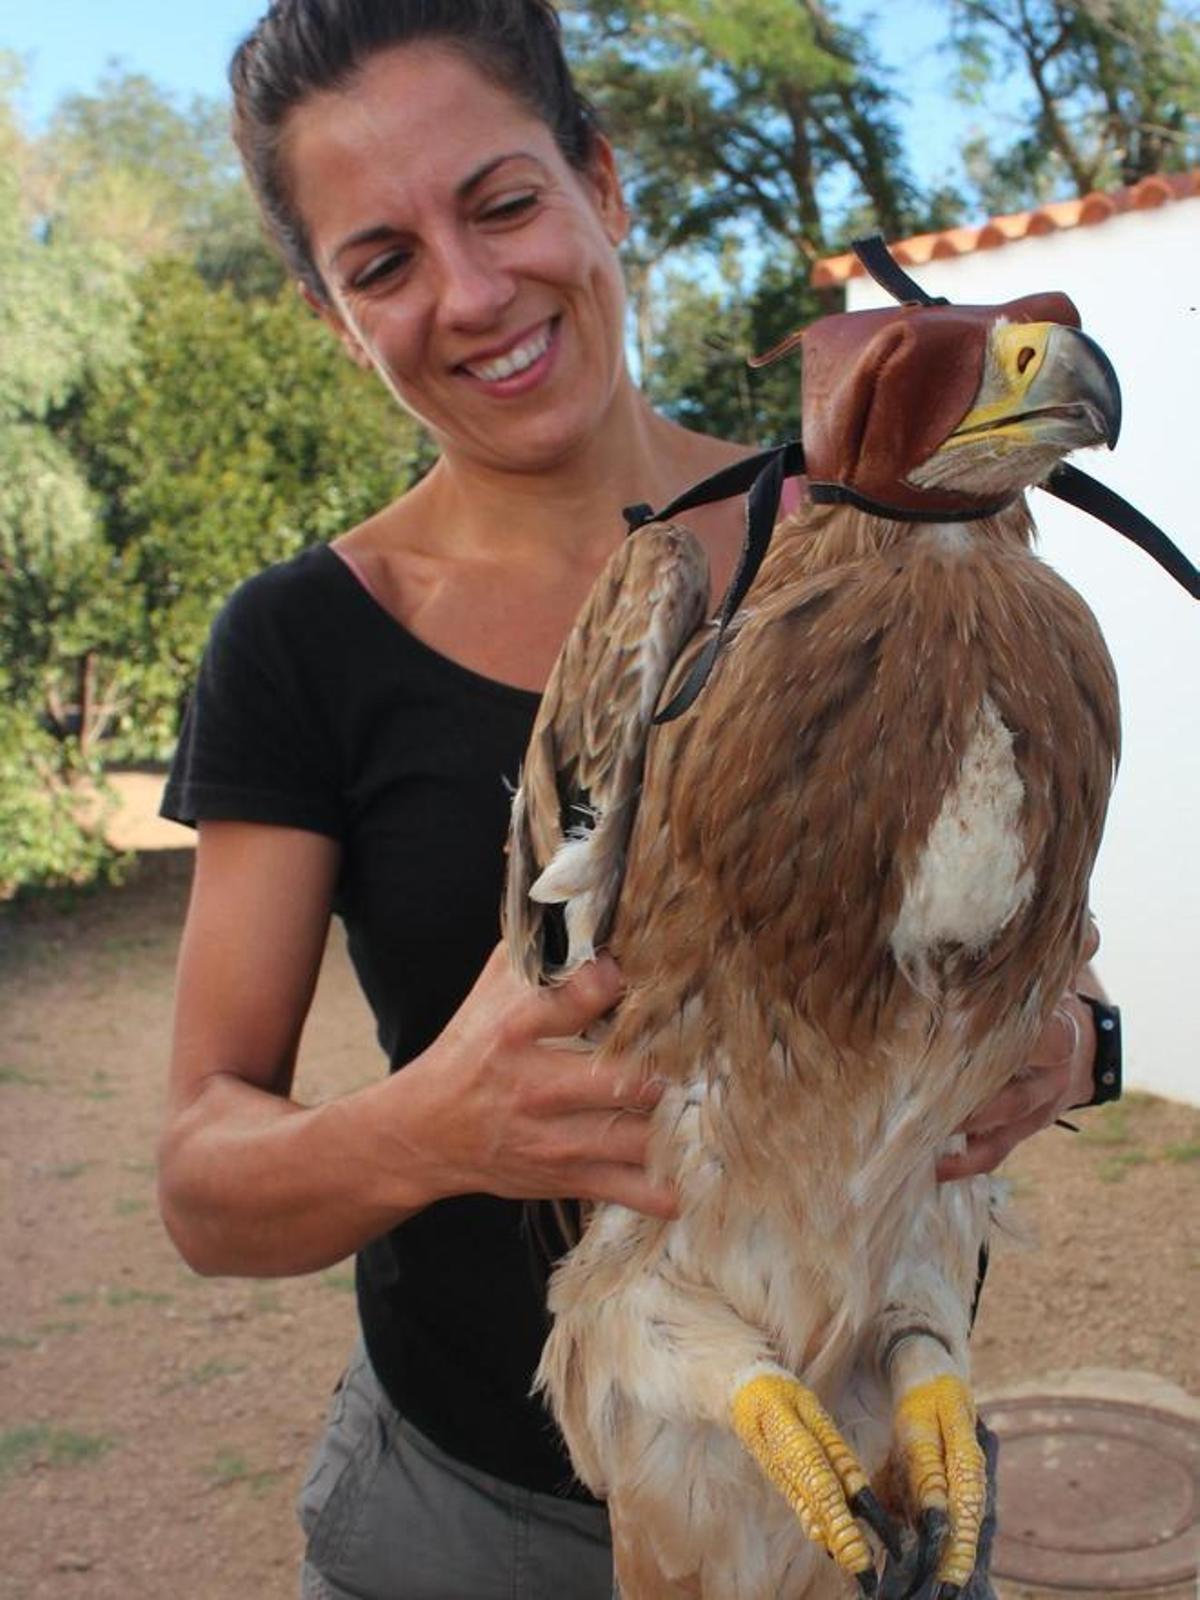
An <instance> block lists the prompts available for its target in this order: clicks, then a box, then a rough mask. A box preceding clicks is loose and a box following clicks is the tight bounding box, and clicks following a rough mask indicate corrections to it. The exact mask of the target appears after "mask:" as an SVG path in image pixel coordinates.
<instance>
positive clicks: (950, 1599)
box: [933, 1583, 962, 1600]
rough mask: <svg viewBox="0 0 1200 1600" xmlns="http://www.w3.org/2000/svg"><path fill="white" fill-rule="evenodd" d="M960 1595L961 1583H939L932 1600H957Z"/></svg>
mask: <svg viewBox="0 0 1200 1600" xmlns="http://www.w3.org/2000/svg"><path fill="white" fill-rule="evenodd" d="M961 1593H962V1584H961V1583H939V1584H938V1586H937V1592H936V1593H935V1594H934V1597H933V1600H958V1597H959V1595H960V1594H961Z"/></svg>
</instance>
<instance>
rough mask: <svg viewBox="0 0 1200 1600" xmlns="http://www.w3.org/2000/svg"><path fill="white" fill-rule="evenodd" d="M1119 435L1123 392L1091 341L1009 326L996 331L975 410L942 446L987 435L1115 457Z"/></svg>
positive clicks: (1075, 333) (1059, 327)
mask: <svg viewBox="0 0 1200 1600" xmlns="http://www.w3.org/2000/svg"><path fill="white" fill-rule="evenodd" d="M1120 431H1121V388H1120V385H1119V384H1118V382H1117V375H1116V373H1115V372H1114V371H1113V367H1112V362H1111V361H1109V359H1108V357H1107V356H1106V355H1105V354H1104V351H1103V350H1102V349H1101V348H1100V346H1099V345H1098V344H1097V343H1096V341H1095V340H1094V339H1091V338H1089V337H1088V335H1087V334H1086V333H1081V332H1080V330H1079V329H1078V328H1072V327H1068V326H1067V325H1066V324H1065V323H1060V322H1007V323H1003V324H1000V325H998V326H997V327H995V328H993V329H992V333H991V336H990V340H989V345H988V356H987V361H986V363H985V369H984V377H983V382H982V383H981V385H980V390H979V394H978V395H977V397H976V401H975V404H974V405H973V406H972V407H971V409H970V411H969V412H968V413H967V415H966V416H965V417H964V418H963V419H962V421H961V422H960V423H959V424H958V426H957V428H955V430H954V432H953V433H952V434H951V435H950V437H949V438H948V439H947V440H946V441H945V444H947V445H952V444H958V443H966V442H967V441H968V440H971V439H977V438H980V437H981V436H983V435H986V436H987V437H989V438H993V439H995V440H996V441H997V442H1001V441H1009V442H1011V443H1012V444H1014V445H1028V444H1038V445H1050V446H1054V447H1058V448H1061V450H1062V451H1063V453H1064V454H1065V453H1066V452H1067V451H1068V450H1076V449H1079V448H1080V447H1081V446H1084V445H1094V444H1106V445H1107V446H1108V448H1109V449H1110V450H1111V449H1112V448H1113V446H1114V445H1115V444H1116V442H1117V437H1118V435H1119V434H1120ZM942 448H943V449H944V448H945V445H943V447H942Z"/></svg>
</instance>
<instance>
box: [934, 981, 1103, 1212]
mask: <svg viewBox="0 0 1200 1600" xmlns="http://www.w3.org/2000/svg"><path fill="white" fill-rule="evenodd" d="M1095 1053H1096V1039H1095V1031H1094V1027H1093V1024H1092V1019H1091V1012H1090V1011H1089V1010H1088V1008H1087V1007H1086V1006H1085V1005H1083V1003H1082V1002H1081V1001H1080V1000H1079V999H1078V997H1077V996H1075V995H1073V994H1065V995H1064V996H1063V997H1062V999H1061V1000H1060V1001H1059V1003H1058V1005H1057V1006H1056V1007H1055V1009H1054V1011H1053V1013H1052V1014H1051V1016H1050V1018H1049V1020H1048V1022H1047V1023H1046V1026H1045V1027H1044V1028H1043V1029H1042V1032H1041V1034H1040V1035H1039V1036H1038V1039H1037V1041H1036V1042H1035V1044H1034V1046H1033V1049H1032V1050H1031V1051H1030V1055H1029V1063H1028V1065H1027V1066H1026V1067H1025V1069H1024V1071H1022V1072H1021V1073H1020V1074H1019V1075H1018V1076H1017V1077H1015V1078H1012V1079H1011V1080H1010V1081H1009V1082H1008V1083H1007V1084H1006V1085H1005V1086H1004V1088H1003V1089H1001V1090H1000V1092H999V1094H997V1095H995V1096H994V1097H993V1098H992V1099H991V1100H989V1101H988V1102H987V1103H986V1104H985V1105H982V1106H980V1108H979V1110H978V1111H976V1112H974V1113H973V1115H972V1116H970V1117H968V1119H967V1121H966V1122H965V1123H964V1124H963V1125H962V1127H961V1128H960V1130H959V1132H960V1133H963V1134H965V1135H966V1139H967V1146H966V1149H965V1150H964V1151H963V1152H962V1153H961V1154H958V1155H952V1156H944V1157H943V1158H942V1159H941V1160H940V1161H939V1162H938V1164H937V1176H938V1177H939V1178H940V1179H942V1180H943V1181H944V1180H947V1179H950V1178H971V1177H975V1176H977V1175H978V1174H979V1173H984V1172H992V1171H993V1170H994V1169H995V1168H996V1167H998V1166H999V1165H1000V1163H1001V1162H1002V1161H1003V1160H1004V1159H1005V1158H1006V1157H1007V1156H1008V1155H1009V1153H1010V1152H1011V1151H1012V1150H1014V1149H1015V1148H1016V1146H1017V1145H1018V1144H1020V1143H1021V1141H1022V1140H1023V1139H1028V1138H1030V1137H1031V1136H1032V1135H1033V1134H1035V1133H1040V1132H1041V1130H1042V1129H1043V1128H1046V1127H1048V1126H1049V1125H1050V1123H1052V1122H1053V1121H1054V1119H1055V1118H1056V1117H1058V1116H1060V1115H1061V1114H1062V1112H1063V1111H1064V1110H1066V1109H1067V1107H1069V1106H1077V1105H1082V1104H1084V1103H1085V1102H1086V1101H1087V1100H1088V1099H1089V1098H1090V1085H1091V1073H1092V1062H1093V1060H1094V1058H1095Z"/></svg>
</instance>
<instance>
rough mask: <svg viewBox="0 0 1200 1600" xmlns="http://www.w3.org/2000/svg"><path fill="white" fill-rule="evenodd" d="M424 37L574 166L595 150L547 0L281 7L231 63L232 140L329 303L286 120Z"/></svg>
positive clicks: (310, 280) (279, 233)
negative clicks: (296, 185)
mask: <svg viewBox="0 0 1200 1600" xmlns="http://www.w3.org/2000/svg"><path fill="white" fill-rule="evenodd" d="M416 40H435V41H437V42H439V43H445V44H447V45H449V46H451V47H452V48H454V49H457V50H460V51H461V52H462V53H463V54H464V55H465V56H466V57H467V58H468V59H469V60H470V61H471V63H472V65H474V66H475V67H476V68H477V69H478V70H479V71H480V72H481V73H482V74H483V76H484V77H486V78H489V79H490V80H491V81H492V82H493V83H496V84H498V85H499V86H500V87H501V88H504V89H507V90H508V92H509V93H510V94H512V95H513V96H514V97H515V98H516V99H518V100H520V101H521V102H522V103H523V104H524V105H525V106H527V107H528V108H529V109H530V110H531V111H533V112H534V113H536V115H537V116H539V117H540V118H541V119H542V121H543V122H545V124H546V126H547V127H548V128H549V129H550V131H551V132H552V133H553V135H554V139H555V142H556V143H557V145H558V147H559V149H560V150H561V151H562V154H563V156H564V157H565V159H566V160H567V161H568V162H569V163H570V164H571V165H572V166H573V167H575V168H576V169H577V170H580V171H582V170H583V169H584V168H585V167H587V165H588V164H589V162H590V160H591V158H592V156H593V154H594V150H595V133H596V119H595V115H594V113H593V110H592V108H591V106H590V105H589V104H588V102H587V100H586V99H585V98H584V97H583V95H581V94H580V93H579V91H578V90H577V89H576V87H575V85H574V83H573V82H572V80H571V74H570V71H569V69H568V67H567V64H566V61H565V60H564V58H563V52H562V29H561V25H560V23H559V20H558V13H557V12H556V11H555V9H554V7H553V5H551V4H550V0H272V4H271V8H270V10H269V11H268V12H267V14H266V15H265V16H264V17H263V18H262V19H261V20H260V21H259V23H258V25H257V27H255V29H254V31H253V32H252V33H250V34H249V35H248V36H247V37H246V38H245V39H244V40H243V41H242V43H241V44H240V45H239V46H238V48H237V50H236V52H235V53H234V56H233V60H232V61H231V62H230V64H229V81H230V84H231V85H232V88H233V136H234V140H235V142H236V144H237V147H238V150H239V152H240V153H241V157H242V165H243V166H244V168H245V170H246V177H247V179H248V181H249V183H250V187H251V189H252V190H253V191H254V194H255V198H256V199H257V201H258V205H259V210H260V211H261V212H262V216H263V219H264V221H265V223H266V225H267V228H268V231H269V232H270V234H271V236H272V237H273V239H274V241H275V244H276V246H277V247H278V249H279V251H280V254H281V255H282V256H283V259H284V261H285V263H286V264H287V267H288V269H289V271H291V272H294V273H296V275H297V276H298V277H299V278H300V279H301V280H302V281H303V282H304V283H305V284H307V285H308V287H309V288H310V289H311V290H312V291H313V293H314V294H316V295H318V296H319V297H320V298H321V299H322V300H327V299H328V298H329V296H328V291H327V289H326V287H325V284H324V281H323V279H322V277H321V274H320V271H319V269H318V267H317V264H316V261H315V260H314V258H313V253H312V248H311V245H310V244H309V241H308V236H307V233H306V231H305V227H304V223H303V220H302V218H301V217H300V215H299V214H298V212H297V210H296V206H295V202H294V200H293V199H292V195H291V192H290V185H289V183H288V175H287V173H286V171H285V164H284V161H283V158H282V151H281V145H282V137H283V131H284V124H285V122H286V119H287V116H288V113H289V112H290V111H292V110H294V109H295V107H296V106H298V105H300V104H301V103H302V102H303V101H304V100H306V99H308V98H309V96H311V95H314V94H318V93H320V92H321V91H322V90H338V89H341V88H344V87H345V86H346V85H347V84H348V83H349V82H350V81H351V79H352V78H353V77H354V75H355V73H356V72H358V71H360V70H361V69H362V68H363V67H364V66H365V65H366V63H367V62H368V61H369V60H370V58H371V57H372V56H374V55H376V54H378V53H379V52H380V51H382V50H388V49H391V48H392V47H394V46H396V45H402V44H410V43H412V42H414V41H416Z"/></svg>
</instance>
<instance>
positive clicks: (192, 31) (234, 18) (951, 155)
mask: <svg viewBox="0 0 1200 1600" xmlns="http://www.w3.org/2000/svg"><path fill="white" fill-rule="evenodd" d="M262 9H263V0H168V3H167V4H164V3H163V0H33V3H31V0H0V50H15V51H16V52H17V54H18V55H20V56H22V57H24V58H25V60H26V63H27V65H28V69H29V78H28V85H27V90H26V93H25V96H24V102H23V104H24V109H25V112H26V116H27V119H28V123H29V125H30V126H31V127H32V128H34V129H36V128H38V127H39V126H40V125H42V124H43V123H44V121H45V119H46V117H47V116H48V114H49V112H50V111H51V110H52V109H53V107H54V105H55V104H56V103H57V102H58V101H59V100H60V99H61V98H62V97H63V96H64V95H65V94H69V93H71V92H72V91H85V92H86V91H88V90H91V89H93V88H94V87H95V85H96V83H97V80H98V79H99V77H100V75H101V73H102V72H103V70H104V67H105V65H106V63H107V62H108V61H109V60H111V59H112V58H114V57H116V58H119V59H120V61H121V62H122V63H123V64H124V65H125V66H126V67H128V68H130V69H131V70H134V71H138V72H144V73H145V74H146V75H147V76H148V77H151V78H153V79H154V80H155V81H156V82H157V83H159V84H160V85H162V86H163V87H164V88H166V89H168V90H171V91H173V92H174V93H176V94H179V95H182V96H184V97H185V98H187V97H189V96H190V95H192V94H203V95H210V96H223V95H224V93H225V67H226V63H227V61H228V59H229V56H230V54H231V52H232V50H233V48H234V46H235V45H236V44H237V42H238V41H239V39H240V38H241V37H242V36H243V35H244V34H245V33H247V32H248V31H249V30H250V28H251V27H253V25H254V23H255V21H256V20H257V18H258V16H259V14H260V12H261V10H262ZM839 10H841V11H842V12H843V14H845V15H846V16H848V17H849V18H850V19H851V20H858V19H859V18H861V17H862V16H864V15H865V14H867V13H868V12H872V13H874V15H875V18H876V20H875V21H874V22H873V24H872V34H873V37H874V40H875V43H876V47H877V48H878V50H879V52H880V54H881V55H882V56H883V58H884V59H885V60H886V61H887V62H888V63H889V64H890V65H892V66H893V67H894V68H895V69H896V70H897V83H898V85H899V86H901V87H903V89H904V90H905V92H906V93H907V94H908V95H909V98H910V106H909V113H908V123H909V128H908V131H909V148H910V151H911V155H912V160H913V165H914V167H915V169H916V175H917V177H918V179H919V180H920V181H921V182H922V183H926V184H927V183H932V182H934V181H937V180H938V179H940V178H942V177H944V176H945V175H946V174H947V173H951V172H953V171H954V170H955V164H956V163H955V156H956V148H957V145H958V142H959V139H960V137H961V135H962V134H963V133H964V132H965V130H966V128H967V126H968V122H969V120H970V119H969V118H968V117H967V115H966V114H965V113H964V112H963V111H962V110H961V109H960V108H959V107H957V106H956V105H954V104H953V102H952V100H951V97H950V94H949V89H948V80H949V72H950V66H949V62H948V61H947V59H946V58H945V57H944V56H943V55H942V54H940V53H939V51H938V48H937V47H938V44H939V41H940V39H941V37H942V34H943V31H944V28H943V18H944V11H943V9H942V7H941V6H939V5H935V4H930V0H921V3H918V0H890V3H886V0H884V3H879V0H875V3H871V0H844V3H843V5H842V6H840V7H839Z"/></svg>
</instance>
